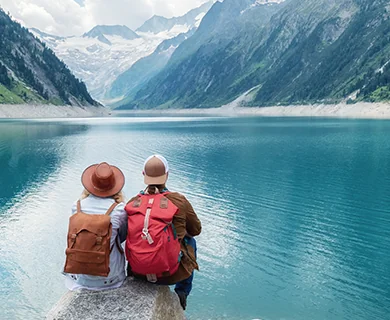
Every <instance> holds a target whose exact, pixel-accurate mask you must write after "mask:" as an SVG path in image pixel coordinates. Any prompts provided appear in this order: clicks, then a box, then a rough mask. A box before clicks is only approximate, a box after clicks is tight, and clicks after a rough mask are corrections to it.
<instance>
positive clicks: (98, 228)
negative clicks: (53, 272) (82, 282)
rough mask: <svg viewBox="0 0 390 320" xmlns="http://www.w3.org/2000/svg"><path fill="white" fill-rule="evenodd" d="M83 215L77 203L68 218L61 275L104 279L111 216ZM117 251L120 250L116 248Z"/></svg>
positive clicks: (112, 208) (113, 206)
mask: <svg viewBox="0 0 390 320" xmlns="http://www.w3.org/2000/svg"><path fill="white" fill-rule="evenodd" d="M116 206H117V203H113V204H112V206H111V207H110V208H109V209H108V211H107V212H106V214H86V213H84V212H82V211H81V205H80V200H79V201H77V212H76V213H75V214H73V215H72V216H71V217H70V218H69V230H68V248H67V249H66V262H65V267H64V272H66V273H72V274H88V275H92V276H102V277H107V276H108V274H109V273H110V253H111V249H112V248H111V247H110V240H111V233H112V225H111V217H110V214H111V212H112V211H113V210H114V209H115V207H116ZM118 248H119V249H120V250H121V249H122V248H121V247H120V245H118Z"/></svg>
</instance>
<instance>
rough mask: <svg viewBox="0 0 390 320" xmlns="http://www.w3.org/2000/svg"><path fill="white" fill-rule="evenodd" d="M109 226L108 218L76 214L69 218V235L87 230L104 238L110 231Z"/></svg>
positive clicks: (99, 215) (102, 215)
mask: <svg viewBox="0 0 390 320" xmlns="http://www.w3.org/2000/svg"><path fill="white" fill-rule="evenodd" d="M110 224H111V217H110V216H106V215H104V214H86V213H84V212H77V213H75V214H74V215H72V216H71V217H70V218H69V233H72V234H78V233H80V232H81V231H83V230H87V231H89V232H91V233H94V234H96V235H98V236H100V237H104V236H106V235H107V234H108V232H109V230H110Z"/></svg>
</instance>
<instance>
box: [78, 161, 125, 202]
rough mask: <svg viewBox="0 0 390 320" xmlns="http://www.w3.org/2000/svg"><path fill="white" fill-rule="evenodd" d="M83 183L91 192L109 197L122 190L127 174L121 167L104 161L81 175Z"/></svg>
mask: <svg viewBox="0 0 390 320" xmlns="http://www.w3.org/2000/svg"><path fill="white" fill-rule="evenodd" d="M81 183H82V184H83V186H84V188H85V189H86V190H87V191H88V192H89V193H90V194H93V195H94V196H97V197H101V198H108V197H112V196H114V195H116V194H117V193H118V192H119V191H121V190H122V188H123V186H124V184H125V176H124V175H123V172H122V171H121V170H120V169H119V168H117V167H115V166H111V165H109V164H108V163H107V162H102V163H100V164H93V165H92V166H89V167H88V168H87V169H85V170H84V172H83V175H82V176H81Z"/></svg>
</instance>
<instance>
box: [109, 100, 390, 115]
mask: <svg viewBox="0 0 390 320" xmlns="http://www.w3.org/2000/svg"><path fill="white" fill-rule="evenodd" d="M113 114H139V115H142V114H156V115H169V114H172V115H208V116H225V117H234V116H261V117H321V118H352V119H390V102H389V103H385V102H380V103H368V102H358V103H356V104H346V103H339V104H315V105H294V106H273V107H239V106H232V105H226V106H222V107H220V108H211V109H165V110H161V109H160V110H120V111H115V110H113Z"/></svg>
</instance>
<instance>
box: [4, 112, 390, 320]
mask: <svg viewBox="0 0 390 320" xmlns="http://www.w3.org/2000/svg"><path fill="white" fill-rule="evenodd" d="M389 130H390V123H389V122H381V121H345V120H319V119H316V120H307V119H304V120H303V119H273V120H272V121H271V120H269V119H267V120H264V119H215V118H202V119H199V118H181V119H180V121H179V122H178V121H177V119H176V118H175V119H171V118H163V119H161V121H159V119H158V118H153V119H152V120H151V121H148V120H147V119H145V118H137V119H129V118H121V119H115V118H111V119H109V120H107V121H106V120H104V119H91V120H85V119H80V120H64V121H59V122H58V121H56V122H38V121H33V122H29V123H23V122H22V123H20V124H18V125H12V126H9V124H7V123H0V132H1V135H0V163H1V165H2V166H5V168H6V170H4V171H3V172H1V173H0V181H8V180H9V181H10V184H7V187H5V188H4V187H2V188H1V191H0V197H1V199H12V202H9V203H8V204H7V205H5V206H4V204H3V210H2V211H3V215H2V216H1V217H0V232H1V234H2V237H0V248H1V250H0V275H1V277H2V283H4V284H5V285H3V286H2V287H1V289H0V290H1V291H0V297H7V299H8V300H7V299H0V318H5V319H7V318H10V319H13V318H20V319H23V318H28V319H39V318H40V317H42V315H44V314H45V312H46V311H47V310H48V309H49V308H50V307H51V306H52V305H53V303H55V302H56V300H57V299H58V298H59V297H60V296H61V294H62V293H63V292H64V291H65V289H64V286H63V282H62V277H61V275H60V273H59V271H60V270H61V268H62V266H63V258H64V254H63V252H64V248H65V236H66V228H67V220H68V217H69V208H70V204H71V203H72V202H73V201H74V200H75V198H76V197H77V196H78V194H79V193H80V191H81V184H80V175H81V172H82V171H83V169H84V168H85V167H86V166H88V165H90V164H91V163H97V162H101V161H108V162H110V163H113V164H116V165H118V166H119V167H120V168H121V169H123V171H124V173H125V176H126V185H125V194H126V195H127V196H128V197H130V196H132V195H134V194H136V193H137V192H138V191H139V190H141V189H142V188H143V187H144V186H143V183H142V176H141V172H142V164H143V161H144V159H145V158H146V157H147V156H149V155H150V154H151V153H162V154H164V155H166V156H167V157H168V159H169V161H170V164H171V174H170V179H169V187H170V188H171V189H172V190H179V191H181V192H183V193H184V194H185V195H186V196H187V197H188V198H189V200H190V201H191V202H192V203H193V205H194V207H195V209H196V211H197V212H198V214H199V215H200V217H201V220H202V222H203V233H202V235H201V237H200V238H199V241H198V242H199V248H200V249H199V263H200V267H201V272H200V273H197V274H196V277H195V285H194V294H193V295H192V296H191V298H190V309H189V314H188V317H189V319H191V320H194V319H253V318H262V319H314V320H319V319H342V318H344V319H367V318H375V319H385V318H386V315H388V314H389V313H390V291H389V290H390V289H389V287H388V285H387V284H388V283H389V282H390V275H389V273H388V269H389V266H390V248H389V246H388V241H389V238H390V216H389V213H388V208H387V204H388V202H389V200H390V199H389V195H388V192H387V191H388V190H389V187H390V179H389V175H390V166H389V160H388V154H389V153H390V142H389V140H388V131H389ZM27 132H28V133H27ZM6 133H10V134H9V136H6V135H5V134H6ZM18 174H19V176H18ZM14 177H17V178H16V179H15V180H14ZM3 201H4V200H3ZM48 257H49V258H48ZM3 279H4V280H3Z"/></svg>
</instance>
